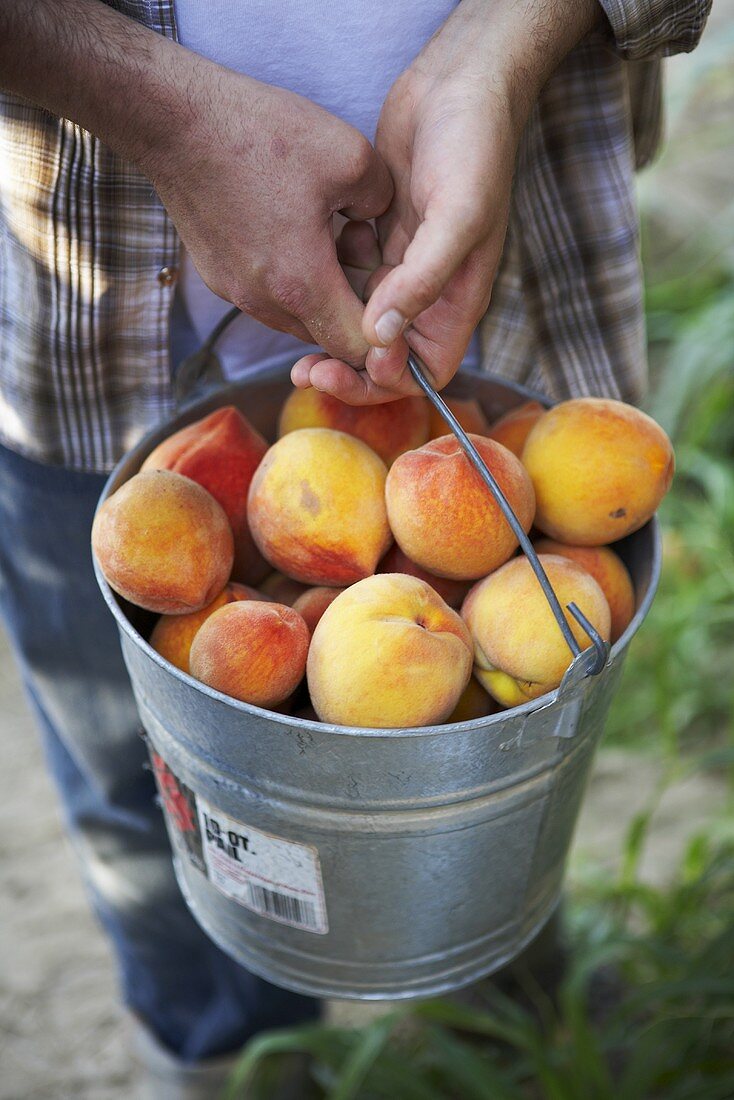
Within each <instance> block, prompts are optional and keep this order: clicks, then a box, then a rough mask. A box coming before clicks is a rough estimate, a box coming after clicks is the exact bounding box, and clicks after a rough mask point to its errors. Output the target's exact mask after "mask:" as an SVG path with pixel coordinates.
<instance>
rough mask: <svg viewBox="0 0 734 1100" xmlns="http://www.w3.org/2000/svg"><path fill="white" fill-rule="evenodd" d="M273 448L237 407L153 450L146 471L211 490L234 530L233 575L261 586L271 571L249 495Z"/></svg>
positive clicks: (217, 412)
mask: <svg viewBox="0 0 734 1100" xmlns="http://www.w3.org/2000/svg"><path fill="white" fill-rule="evenodd" d="M267 449H268V445H267V443H266V442H265V440H264V439H263V437H262V436H261V435H260V433H259V432H258V431H256V430H255V428H253V426H252V424H250V422H249V420H247V418H246V417H244V416H243V415H242V413H241V412H240V411H239V409H236V408H235V407H234V405H225V406H223V407H222V408H221V409H215V411H214V412H213V413H210V414H209V415H208V416H205V417H203V418H202V419H201V420H196V421H195V422H194V423H193V424H189V425H188V426H187V427H185V428H181V430H180V431H178V432H174V434H173V435H170V436H169V437H168V439H164V441H163V442H162V443H159V445H158V446H157V447H156V448H155V450H153V451H151V453H150V454H149V455H148V457H147V458H146V460H145V462H144V463H143V465H142V469H143V470H173V471H174V473H177V474H183V476H184V477H190V478H191V480H192V481H197V482H198V483H199V485H202V486H203V487H204V488H205V489H207V490H208V491H209V492H210V493H211V494H212V496H213V497H214V499H215V500H216V501H217V503H218V504H221V506H222V508H223V509H224V511H225V514H226V516H227V519H228V520H229V522H230V523H231V525H232V534H233V535H234V547H235V557H234V565H233V576H234V577H235V579H236V580H240V581H245V582H247V583H248V584H258V583H259V582H260V581H261V580H262V579H263V577H264V576H265V574H266V573H267V571H268V568H267V565H265V563H264V562H263V560H262V558H261V557H260V555H259V554H258V552H257V550H256V548H255V546H254V544H253V541H252V536H251V535H250V530H249V527H248V526H247V490H248V489H249V487H250V482H251V481H252V475H253V474H254V473H255V470H256V469H257V467H258V466H259V465H260V462H261V460H262V458H263V456H264V454H265V452H266V451H267Z"/></svg>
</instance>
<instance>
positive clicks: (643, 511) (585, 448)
mask: <svg viewBox="0 0 734 1100" xmlns="http://www.w3.org/2000/svg"><path fill="white" fill-rule="evenodd" d="M522 461H523V463H524V464H525V466H526V468H527V470H528V473H529V474H530V477H531V478H532V480H533V485H534V487H535V496H536V499H537V512H536V516H535V524H536V526H537V527H538V529H539V530H541V531H542V532H543V534H544V535H549V536H550V537H551V538H553V539H557V540H558V541H559V542H565V543H568V544H570V545H572V546H602V545H603V544H605V543H607V542H616V540H617V539H621V538H624V536H625V535H629V534H630V533H631V532H632V531H637V530H638V528H640V527H642V525H643V524H644V523H647V521H648V520H649V519H650V517H651V516H652V515H653V513H654V512H655V509H656V508H657V506H658V504H659V503H660V501H661V500H662V498H663V497H664V496H665V494H666V493H667V491H668V489H669V488H670V483H671V481H672V478H673V469H674V458H673V448H672V446H671V443H670V440H669V439H668V437H667V435H666V434H665V432H664V431H663V429H662V428H661V427H660V425H659V424H656V423H655V421H654V420H653V419H652V418H651V417H649V416H647V415H646V414H645V413H643V412H640V410H639V409H636V408H634V407H633V406H632V405H625V404H624V402H622V401H612V400H606V399H603V398H598V397H579V398H575V399H574V400H572V401H564V402H562V403H561V404H560V405H556V406H555V407H554V408H552V409H550V410H549V411H548V412H547V413H545V414H544V415H543V416H541V418H540V420H538V422H537V424H536V425H535V427H534V428H533V429H532V431H531V432H530V435H529V436H528V438H527V441H526V443H525V447H524V449H523V453H522Z"/></svg>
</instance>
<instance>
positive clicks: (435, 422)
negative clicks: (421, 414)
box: [428, 394, 489, 440]
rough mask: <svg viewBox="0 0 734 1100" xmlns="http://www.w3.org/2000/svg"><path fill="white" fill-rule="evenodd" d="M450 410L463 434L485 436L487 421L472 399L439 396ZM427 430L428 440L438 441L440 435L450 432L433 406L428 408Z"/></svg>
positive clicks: (487, 428)
mask: <svg viewBox="0 0 734 1100" xmlns="http://www.w3.org/2000/svg"><path fill="white" fill-rule="evenodd" d="M441 396H442V397H443V399H444V401H445V402H446V404H447V405H448V407H449V408H450V409H451V412H452V413H453V414H454V416H455V417H456V419H457V420H458V421H459V423H460V424H461V426H462V428H463V429H464V431H465V432H473V433H474V435H486V434H487V432H488V431H489V421H488V420H487V418H486V416H485V415H484V411H483V409H482V406H481V405H480V404H479V402H478V401H477V400H475V398H473V397H446V396H445V394H442V395H441ZM429 409H430V412H429V417H430V420H429V429H428V439H429V440H430V439H438V438H440V436H442V435H448V434H449V433H450V432H451V429H450V428H449V426H448V424H447V423H446V421H445V420H444V418H443V417H442V416H441V414H440V412H438V411H437V410H436V409H434V407H433V405H430V406H429Z"/></svg>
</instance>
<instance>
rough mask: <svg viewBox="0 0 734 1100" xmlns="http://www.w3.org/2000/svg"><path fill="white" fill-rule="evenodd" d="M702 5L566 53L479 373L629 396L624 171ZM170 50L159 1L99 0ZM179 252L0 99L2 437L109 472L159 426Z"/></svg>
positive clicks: (54, 133)
mask: <svg viewBox="0 0 734 1100" xmlns="http://www.w3.org/2000/svg"><path fill="white" fill-rule="evenodd" d="M710 2H711V0H601V3H602V6H603V8H604V11H605V12H606V15H607V19H608V22H609V26H610V28H611V35H610V34H607V35H602V34H597V35H593V36H591V37H589V38H588V39H587V40H585V41H584V42H583V43H582V44H581V45H580V46H579V47H578V48H577V49H575V50H574V51H573V52H572V53H570V54H569V55H568V57H567V58H566V60H565V61H564V63H563V64H562V65H561V66H560V68H559V69H558V70H557V71H556V73H555V74H554V76H553V77H552V78H551V79H550V80H549V82H548V84H547V85H546V87H545V88H544V90H543V92H542V94H541V96H540V99H539V101H538V103H537V104H536V106H535V108H534V110H533V113H532V116H531V118H530V120H529V123H528V126H527V129H526V131H525V135H524V138H523V141H522V144H521V147H520V151H519V157H518V164H517V173H516V178H515V185H514V194H513V202H512V209H511V215H510V223H509V229H508V235H507V242H506V245H505V250H504V254H503V260H502V264H501V267H500V271H499V273H498V276H497V279H496V282H495V287H494V292H493V297H492V304H491V306H490V309H489V311H488V313H487V315H486V317H485V318H484V320H483V322H482V325H481V330H480V331H481V344H482V362H483V365H484V366H485V367H486V369H488V370H492V371H493V372H495V373H497V374H500V375H502V376H504V377H507V378H508V379H513V380H516V381H520V382H523V383H525V384H527V385H529V386H532V387H535V388H537V389H540V390H543V391H545V392H546V393H548V394H549V395H551V396H553V397H556V398H564V397H568V396H570V395H578V394H586V393H591V394H604V395H607V396H614V397H622V398H624V399H627V400H631V401H635V400H637V399H639V397H640V395H641V393H642V392H643V389H644V384H645V343H644V327H643V312H642V282H641V274H640V267H639V258H638V219H637V213H636V208H635V198H634V186H633V171H634V168H635V166H639V165H641V164H643V163H645V162H646V161H647V160H648V159H649V157H650V156H651V154H652V152H653V150H654V148H655V145H656V142H657V138H658V134H659V129H660V73H659V62H658V61H657V60H656V59H657V58H659V57H660V56H662V55H665V54H671V53H676V52H679V51H684V50H691V49H692V48H693V47H694V46H695V45H696V42H697V41H698V38H699V36H700V34H701V31H702V30H703V26H704V23H705V21H706V16H707V15H708V10H709V7H710ZM113 6H114V7H117V8H119V9H120V10H122V11H123V12H124V13H125V14H127V15H130V16H132V17H133V18H135V19H138V20H139V21H140V22H142V23H145V24H146V25H147V26H149V27H151V28H152V29H153V30H156V31H158V32H159V33H161V34H165V35H168V36H169V37H174V36H175V22H174V14H173V0H156V3H150V2H149V0H114V3H113ZM178 258H179V242H178V237H177V234H176V231H175V229H174V226H173V224H172V222H171V220H170V218H169V217H168V215H167V213H166V211H165V210H164V209H163V207H162V205H161V203H160V201H159V200H158V198H157V196H156V195H155V193H154V192H153V191H152V189H151V187H150V184H149V183H148V182H147V180H146V179H145V178H144V177H143V176H141V175H140V173H139V172H138V171H137V170H136V169H135V168H134V167H133V166H132V165H131V164H129V163H126V162H125V161H124V160H122V159H121V158H120V157H118V156H116V155H115V154H114V153H112V152H111V151H110V150H109V149H108V148H106V147H105V146H104V145H103V144H102V143H101V142H100V141H98V140H97V138H96V137H94V136H93V135H92V134H90V133H88V132H87V131H85V130H83V129H81V128H80V127H79V126H77V125H75V124H74V123H73V122H70V121H69V120H68V119H61V118H56V117H54V116H52V115H50V114H49V113H48V112H46V111H44V110H41V109H39V108H36V107H34V106H32V105H31V104H29V103H28V102H26V101H25V100H22V99H20V98H19V97H16V96H12V95H8V94H5V95H0V439H2V441H3V442H4V443H5V444H6V445H7V446H9V447H11V448H14V449H15V450H18V451H20V452H22V453H24V454H26V455H28V456H29V457H32V458H35V459H38V460H40V461H43V462H49V463H60V464H63V465H66V466H69V467H74V468H77V469H84V470H99V471H102V470H108V469H109V468H110V467H111V466H112V465H113V464H114V463H115V462H116V461H117V459H118V458H119V457H120V456H121V455H122V454H123V453H124V452H125V451H126V450H127V449H128V448H129V447H130V446H132V445H133V444H134V443H135V442H136V441H137V439H138V438H139V437H140V435H141V434H142V433H143V432H145V431H146V430H148V429H149V428H151V427H152V426H153V425H155V424H156V423H158V422H159V421H160V420H161V419H163V418H165V417H167V416H169V415H170V414H171V413H172V411H173V393H172V364H171V357H170V347H169V327H170V313H171V305H172V301H173V294H174V292H175V278H176V271H177V264H178Z"/></svg>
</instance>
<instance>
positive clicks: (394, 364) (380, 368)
mask: <svg viewBox="0 0 734 1100" xmlns="http://www.w3.org/2000/svg"><path fill="white" fill-rule="evenodd" d="M497 259H498V255H497V252H496V250H495V248H494V243H491V244H490V245H489V246H487V245H485V246H482V248H480V249H475V250H474V252H472V254H471V255H470V256H469V257H468V258H467V260H465V262H464V263H463V264H462V265H461V266H460V268H459V269H458V271H457V272H456V274H455V275H454V276H453V278H452V279H450V280H449V282H448V283H447V284H446V287H445V288H444V292H443V294H442V295H441V297H440V298H439V299H438V301H437V302H436V303H434V305H432V306H430V307H429V308H428V309H427V310H424V311H423V313H421V314H420V315H419V316H418V317H417V318H416V319H415V321H414V322H413V324H412V325H411V327H410V328H409V329H407V330H406V332H405V340H407V343H408V344H409V346H410V347H411V348H413V350H415V351H416V352H417V353H418V354H419V355H420V357H421V358H422V359H423V361H424V363H425V364H426V366H427V367H428V370H429V372H430V374H431V376H432V379H433V381H434V383H435V385H436V387H437V388H438V389H442V388H443V387H444V386H445V385H446V384H447V382H449V381H450V379H451V378H452V377H453V376H454V374H455V373H456V371H457V370H458V368H459V365H460V364H461V360H462V359H463V358H464V355H465V354H466V350H467V348H468V346H469V343H470V341H471V338H472V335H473V333H474V330H475V328H476V326H477V324H478V322H479V320H480V319H481V318H482V317H483V316H484V314H485V313H486V311H487V307H488V305H489V296H490V292H491V286H492V281H493V278H494V271H495V268H496V263H497ZM402 342H403V341H397V343H396V345H392V346H391V347H390V348H388V349H382V348H373V349H372V351H370V352H369V354H368V356H367V360H366V367H367V370H368V372H369V374H370V377H371V378H372V380H373V382H374V383H375V385H377V386H382V387H387V388H391V387H396V386H398V387H399V386H401V385H402V372H403V371H404V370H405V366H404V356H401V355H397V354H393V348H394V347H396V346H397V344H400V343H402ZM384 350H387V354H383V355H381V354H380V352H382V351H384Z"/></svg>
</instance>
